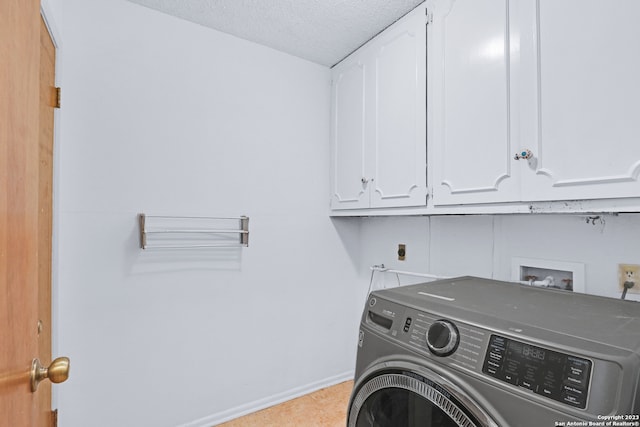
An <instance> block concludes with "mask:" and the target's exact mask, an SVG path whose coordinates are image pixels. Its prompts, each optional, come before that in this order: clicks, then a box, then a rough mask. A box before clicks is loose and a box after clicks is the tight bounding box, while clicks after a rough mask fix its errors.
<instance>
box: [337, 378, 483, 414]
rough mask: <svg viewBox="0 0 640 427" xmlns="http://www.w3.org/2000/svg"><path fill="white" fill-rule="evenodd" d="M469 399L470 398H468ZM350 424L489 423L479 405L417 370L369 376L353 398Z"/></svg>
mask: <svg viewBox="0 0 640 427" xmlns="http://www.w3.org/2000/svg"><path fill="white" fill-rule="evenodd" d="M465 400H468V399H465ZM348 425H349V427H418V426H419V427H489V426H495V424H494V423H493V422H492V421H490V420H488V419H487V417H486V416H485V414H484V411H482V410H481V409H480V408H478V407H473V406H472V407H470V405H469V402H466V405H465V403H463V402H462V399H461V396H455V395H454V394H453V393H451V390H450V389H448V388H445V387H443V386H442V385H441V384H438V383H436V382H435V381H432V380H430V379H428V378H425V377H423V376H421V375H418V374H416V373H414V372H408V371H398V372H386V373H381V374H378V375H375V376H373V377H371V378H369V379H368V380H367V381H366V382H364V384H363V385H362V386H361V387H360V389H359V390H358V392H357V393H356V394H355V396H354V397H353V399H352V403H351V408H350V411H349V424H348Z"/></svg>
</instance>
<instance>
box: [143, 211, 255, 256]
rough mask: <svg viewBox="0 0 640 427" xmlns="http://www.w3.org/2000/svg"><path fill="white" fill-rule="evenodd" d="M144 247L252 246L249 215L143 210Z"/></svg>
mask: <svg viewBox="0 0 640 427" xmlns="http://www.w3.org/2000/svg"><path fill="white" fill-rule="evenodd" d="M138 222H139V225H140V248H142V249H192V248H225V247H243V246H244V247H247V246H249V217H247V216H240V217H196V216H163V215H146V214H143V213H142V214H139V215H138Z"/></svg>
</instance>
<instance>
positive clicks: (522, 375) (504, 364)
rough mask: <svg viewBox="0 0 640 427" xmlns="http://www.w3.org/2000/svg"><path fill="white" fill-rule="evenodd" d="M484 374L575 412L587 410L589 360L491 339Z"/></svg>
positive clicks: (509, 340)
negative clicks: (577, 409) (560, 403)
mask: <svg viewBox="0 0 640 427" xmlns="http://www.w3.org/2000/svg"><path fill="white" fill-rule="evenodd" d="M482 372H484V373H485V374H487V375H490V376H492V377H493V378H497V379H499V380H501V381H504V382H507V383H510V384H513V385H516V386H519V387H523V388H526V389H529V390H531V391H533V392H534V393H536V394H539V395H542V396H545V397H548V398H550V399H553V400H556V401H558V402H562V403H564V404H567V405H570V406H573V407H575V408H580V409H584V408H586V406H587V395H588V394H589V377H590V375H591V361H590V360H587V359H583V358H580V357H575V356H570V355H567V354H564V353H559V352H557V351H552V350H547V349H544V348H542V347H537V346H533V345H529V344H525V343H523V342H520V341H516V340H512V339H509V338H505V337H502V336H500V335H491V339H490V341H489V349H488V350H487V355H486V357H485V359H484V364H483V366H482Z"/></svg>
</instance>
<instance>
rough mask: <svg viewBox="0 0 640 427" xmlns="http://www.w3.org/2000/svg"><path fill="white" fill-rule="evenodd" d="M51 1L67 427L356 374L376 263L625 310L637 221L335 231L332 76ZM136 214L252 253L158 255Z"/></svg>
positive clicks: (232, 401) (202, 411)
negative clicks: (539, 263)
mask: <svg viewBox="0 0 640 427" xmlns="http://www.w3.org/2000/svg"><path fill="white" fill-rule="evenodd" d="M49 2H50V3H51V4H53V5H54V8H55V9H56V17H60V19H59V20H58V19H56V21H57V23H58V25H59V26H61V27H62V28H61V31H60V32H61V33H62V34H63V47H64V48H63V49H62V50H61V52H60V54H61V57H60V64H59V65H60V68H62V69H63V71H64V73H63V74H62V76H61V81H60V84H61V86H62V87H63V109H62V111H61V115H60V127H59V130H60V138H59V141H58V147H57V150H58V151H57V157H58V170H57V176H56V189H57V192H56V207H57V212H56V213H57V218H56V220H57V228H56V235H57V236H58V239H57V248H56V250H57V254H56V256H57V265H55V266H54V268H55V277H54V280H55V282H56V283H57V284H58V285H57V286H58V291H57V292H58V295H57V300H58V302H59V310H58V313H59V314H58V317H59V331H58V338H57V343H56V344H55V348H57V349H58V351H59V354H60V355H68V356H70V357H71V359H72V371H71V378H70V380H69V381H68V382H67V383H65V384H61V385H59V386H57V387H56V393H57V395H58V396H57V397H58V398H57V400H56V403H57V404H58V407H59V408H60V424H59V425H60V426H61V427H85V426H95V427H102V426H109V427H112V426H118V427H128V426H136V427H137V426H154V427H156V426H158V427H162V426H168V427H174V426H191V427H200V426H210V425H213V424H215V423H218V422H221V421H224V420H226V419H228V418H231V417H234V416H237V415H240V414H242V413H244V412H247V411H250V410H253V409H256V408H258V407H261V406H264V405H268V404H270V403H275V402H277V401H279V400H283V399H286V398H288V397H292V396H295V395H297V394H300V393H303V392H306V391H310V390H312V389H315V388H318V387H321V386H324V385H328V384H331V383H333V382H337V381H340V380H342V379H344V378H346V377H348V376H349V375H350V373H351V371H352V369H353V363H354V356H355V341H356V336H357V323H358V320H359V316H360V311H361V308H362V303H363V302H364V300H365V297H366V293H367V289H368V286H369V278H370V270H369V266H371V265H373V264H380V263H384V264H385V265H386V266H387V267H391V268H397V269H401V270H409V271H418V272H431V273H435V274H440V275H447V276H448V275H463V274H472V275H479V276H484V277H493V278H496V279H509V278H510V265H511V257H512V256H520V257H531V258H544V259H554V260H565V261H574V262H583V263H585V264H586V273H587V283H586V287H587V291H588V292H590V293H594V294H599V295H606V296H611V297H619V292H618V290H617V288H616V287H615V281H616V277H617V276H616V275H617V270H616V268H617V264H618V263H621V262H622V263H640V259H638V258H640V254H639V253H638V249H637V242H639V241H640V215H621V216H618V217H616V216H605V217H604V218H605V223H604V225H601V224H597V225H591V224H587V223H586V221H585V218H584V216H569V215H567V216H561V215H548V216H535V215H522V216H515V215H514V216H509V215H504V216H460V217H431V218H429V217H403V218H361V219H356V218H334V219H330V218H329V212H328V211H327V206H328V194H329V191H328V190H329V189H328V179H327V171H328V169H329V167H328V160H329V153H328V149H329V144H328V140H329V96H330V90H329V70H328V69H326V68H323V67H320V66H317V65H314V64H311V63H309V62H305V61H302V60H299V59H296V58H293V57H290V56H287V55H284V54H281V53H278V52H275V51H273V50H270V49H267V48H263V47H260V46H257V45H255V44H252V43H249V42H245V41H242V40H239V39H236V38H233V37H230V36H227V35H224V34H220V33H217V32H214V31H212V30H209V29H205V28H203V27H199V26H197V25H194V24H191V23H188V22H184V21H180V20H178V19H175V18H172V17H169V16H166V15H163V14H160V13H158V12H155V11H152V10H148V9H145V8H143V7H141V6H138V5H134V4H132V3H129V2H126V1H124V0H92V1H86V0H49ZM61 4H62V6H63V7H62V11H60V9H59V5H61ZM139 212H146V213H149V214H176V215H189V214H194V215H240V214H245V215H249V216H250V217H251V227H250V228H251V237H250V241H251V244H250V247H249V248H246V249H241V250H224V251H217V252H205V253H196V252H184V253H153V252H143V251H141V250H140V249H138V247H137V223H136V214H138V213H139ZM398 243H405V244H406V245H407V259H406V261H404V262H400V261H397V260H396V249H397V244H398ZM377 275H378V277H377V278H374V279H375V280H388V281H395V280H396V278H395V277H393V276H390V277H382V278H381V277H380V274H377ZM401 280H402V281H403V282H405V283H406V282H407V281H415V279H409V278H406V277H403V278H401ZM54 298H55V297H54Z"/></svg>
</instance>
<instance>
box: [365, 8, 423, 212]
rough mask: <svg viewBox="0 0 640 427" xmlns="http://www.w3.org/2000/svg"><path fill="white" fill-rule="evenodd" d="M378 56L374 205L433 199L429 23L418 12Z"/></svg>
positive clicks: (373, 101)
mask: <svg viewBox="0 0 640 427" xmlns="http://www.w3.org/2000/svg"><path fill="white" fill-rule="evenodd" d="M370 50H371V54H372V56H373V66H374V72H373V81H372V82H371V83H372V95H373V96H371V97H370V98H369V100H368V102H369V105H371V107H370V110H369V111H371V112H372V118H373V122H372V138H371V141H370V142H371V144H372V152H373V156H372V162H373V164H372V167H373V172H372V176H373V177H374V180H373V182H372V183H371V185H372V187H371V192H372V193H371V206H372V207H394V206H424V205H426V200H427V175H426V163H427V153H426V149H427V138H426V122H425V121H426V90H427V88H426V18H425V10H424V7H421V8H418V9H416V10H414V11H413V12H411V13H410V14H409V15H407V16H405V17H404V18H403V19H401V20H400V21H398V22H396V23H395V24H394V25H393V26H391V27H389V28H388V29H387V30H385V31H384V32H383V33H382V34H381V35H380V36H378V38H377V39H376V40H375V41H373V42H372V44H371V46H370Z"/></svg>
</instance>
